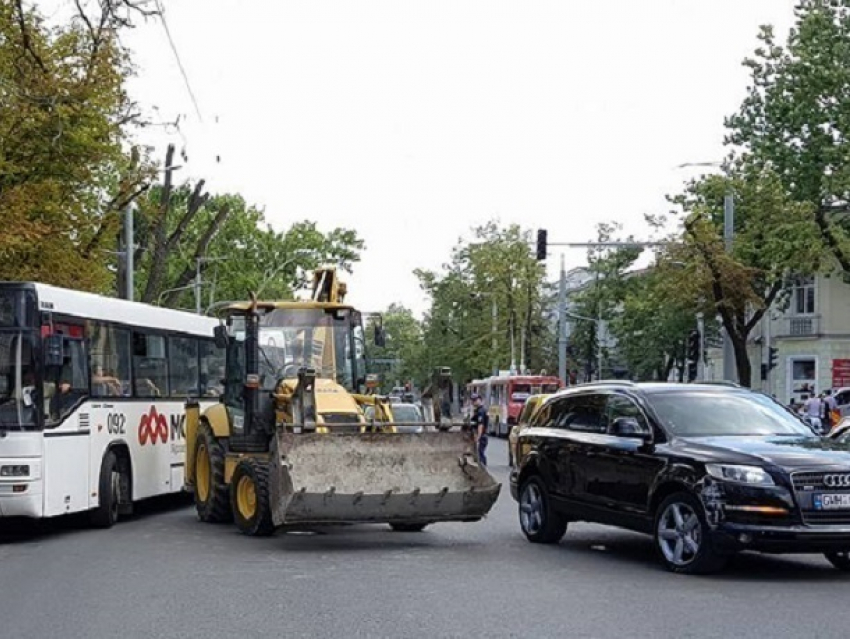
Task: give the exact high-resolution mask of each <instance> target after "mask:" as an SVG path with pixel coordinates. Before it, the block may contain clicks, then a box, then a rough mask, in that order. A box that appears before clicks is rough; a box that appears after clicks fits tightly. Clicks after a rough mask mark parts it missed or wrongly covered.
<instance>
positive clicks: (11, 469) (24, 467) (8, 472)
mask: <svg viewBox="0 0 850 639" xmlns="http://www.w3.org/2000/svg"><path fill="white" fill-rule="evenodd" d="M29 474H30V467H29V464H16V465H14V466H12V465H9V466H0V477H28V476H29Z"/></svg>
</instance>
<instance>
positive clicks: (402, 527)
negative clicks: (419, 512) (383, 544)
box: [390, 523, 428, 532]
mask: <svg viewBox="0 0 850 639" xmlns="http://www.w3.org/2000/svg"><path fill="white" fill-rule="evenodd" d="M427 525H428V524H427V523H425V524H390V528H392V529H393V530H394V531H395V532H422V531H423V530H425V526H427Z"/></svg>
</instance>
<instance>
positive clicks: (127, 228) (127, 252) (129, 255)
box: [124, 202, 136, 302]
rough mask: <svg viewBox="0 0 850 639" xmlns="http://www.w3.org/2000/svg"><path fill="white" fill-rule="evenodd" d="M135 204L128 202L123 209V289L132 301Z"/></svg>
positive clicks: (133, 289)
mask: <svg viewBox="0 0 850 639" xmlns="http://www.w3.org/2000/svg"><path fill="white" fill-rule="evenodd" d="M135 206H136V205H135V203H134V202H130V203H128V204H127V207H126V208H125V209H124V277H125V278H126V280H125V288H126V290H125V291H124V296H125V297H126V298H127V299H128V300H130V301H131V302H132V301H133V298H134V297H135V295H134V292H135V278H134V275H135V270H136V269H135V264H134V259H135V257H136V256H135V250H136V238H135V234H134V228H133V226H134V215H133V213H134V211H133V209H134V208H135Z"/></svg>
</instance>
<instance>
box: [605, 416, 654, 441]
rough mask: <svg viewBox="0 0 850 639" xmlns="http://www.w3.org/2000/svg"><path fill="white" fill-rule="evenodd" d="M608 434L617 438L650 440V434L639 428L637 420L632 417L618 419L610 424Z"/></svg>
mask: <svg viewBox="0 0 850 639" xmlns="http://www.w3.org/2000/svg"><path fill="white" fill-rule="evenodd" d="M608 432H609V434H611V435H616V436H617V437H634V438H636V439H643V440H644V441H647V440H649V439H650V437H651V436H650V434H649V433H648V432H646V431H645V430H644V429H643V428H641V426H640V424H639V423H638V420H636V419H635V418H634V417H618V418H617V419H615V420H614V421H613V422H612V423H611V427H610V428H609V429H608Z"/></svg>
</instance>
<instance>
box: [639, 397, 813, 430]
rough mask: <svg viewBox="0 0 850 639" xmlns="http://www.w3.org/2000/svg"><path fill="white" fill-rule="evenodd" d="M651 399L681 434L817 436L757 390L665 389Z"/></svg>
mask: <svg viewBox="0 0 850 639" xmlns="http://www.w3.org/2000/svg"><path fill="white" fill-rule="evenodd" d="M649 401H650V404H651V405H652V407H653V408H654V409H655V413H656V414H657V415H658V418H659V419H660V420H661V423H662V424H663V425H664V427H665V429H666V430H668V431H670V432H671V433H673V434H674V435H678V436H680V437H718V436H741V437H743V436H747V435H795V436H803V437H805V436H809V437H816V435H815V434H814V433H813V432H812V431H811V430H810V429H809V428H808V427H806V426H805V424H803V423H802V422H801V421H800V420H799V419H797V418H796V417H794V416H793V415H792V414H791V413H789V412H788V411H787V410H786V409H785V408H783V407H782V406H780V405H779V404H777V403H776V402H775V401H773V400H772V399H770V398H769V397H766V396H764V395H758V394H755V393H754V394H746V393H722V392H717V393H712V392H666V393H665V392H661V393H652V394H651V395H650V397H649Z"/></svg>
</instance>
